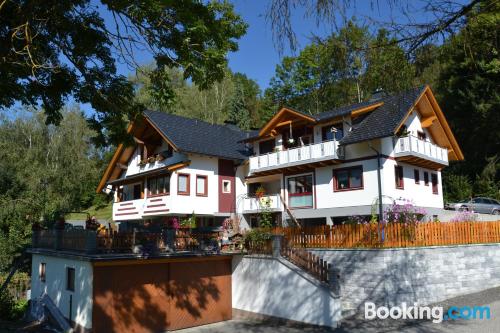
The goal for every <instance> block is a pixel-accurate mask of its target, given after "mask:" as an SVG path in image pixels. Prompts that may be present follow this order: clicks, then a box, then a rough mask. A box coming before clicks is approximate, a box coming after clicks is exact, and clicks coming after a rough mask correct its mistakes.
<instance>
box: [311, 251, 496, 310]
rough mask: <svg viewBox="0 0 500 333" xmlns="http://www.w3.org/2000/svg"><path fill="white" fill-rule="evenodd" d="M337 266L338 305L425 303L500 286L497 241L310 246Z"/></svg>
mask: <svg viewBox="0 0 500 333" xmlns="http://www.w3.org/2000/svg"><path fill="white" fill-rule="evenodd" d="M310 251H311V252H312V253H314V254H316V255H318V256H320V257H322V258H323V259H325V260H327V261H328V262H330V263H331V265H332V267H333V268H334V269H338V270H339V271H340V281H341V292H340V294H341V296H342V305H343V309H344V310H346V309H356V308H359V307H362V306H363V304H364V302H365V301H371V302H374V303H376V304H380V305H389V306H390V305H396V304H401V303H402V302H406V303H412V304H413V303H414V302H418V303H420V304H430V303H433V302H438V301H442V300H444V299H447V298H450V297H454V296H458V295H463V294H467V293H472V292H476V291H481V290H484V289H488V288H493V287H496V286H500V244H475V245H459V246H440V247H426V248H398V249H352V250H351V249H349V250H344V249H339V250H334V249H310Z"/></svg>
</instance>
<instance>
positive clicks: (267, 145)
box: [259, 139, 276, 155]
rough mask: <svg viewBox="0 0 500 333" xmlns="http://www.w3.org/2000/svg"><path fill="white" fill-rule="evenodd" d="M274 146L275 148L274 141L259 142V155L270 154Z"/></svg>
mask: <svg viewBox="0 0 500 333" xmlns="http://www.w3.org/2000/svg"><path fill="white" fill-rule="evenodd" d="M275 146H276V143H275V141H274V139H272V140H266V141H261V142H259V154H260V155H263V154H268V153H272V152H273V150H274V147H275Z"/></svg>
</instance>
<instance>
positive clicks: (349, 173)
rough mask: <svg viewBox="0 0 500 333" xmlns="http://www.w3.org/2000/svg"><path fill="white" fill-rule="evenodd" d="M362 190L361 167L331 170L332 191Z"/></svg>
mask: <svg viewBox="0 0 500 333" xmlns="http://www.w3.org/2000/svg"><path fill="white" fill-rule="evenodd" d="M360 189H363V167H362V166H361V165H358V166H354V167H350V168H343V169H334V170H333V190H334V191H335V192H337V191H348V190H360Z"/></svg>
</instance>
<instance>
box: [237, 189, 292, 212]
mask: <svg viewBox="0 0 500 333" xmlns="http://www.w3.org/2000/svg"><path fill="white" fill-rule="evenodd" d="M266 205H269V206H268V207H267V208H268V209H269V210H271V211H275V212H281V211H283V204H282V203H281V198H280V195H279V194H270V195H265V196H263V197H261V198H257V197H250V198H244V199H243V212H244V213H255V212H259V211H262V209H263V208H265V207H266Z"/></svg>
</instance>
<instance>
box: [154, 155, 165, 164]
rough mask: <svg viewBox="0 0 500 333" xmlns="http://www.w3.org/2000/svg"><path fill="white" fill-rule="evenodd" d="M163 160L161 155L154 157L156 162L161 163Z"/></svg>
mask: <svg viewBox="0 0 500 333" xmlns="http://www.w3.org/2000/svg"><path fill="white" fill-rule="evenodd" d="M164 159H165V157H163V155H162V154H158V155H156V161H157V162H160V161H163V160H164Z"/></svg>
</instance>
